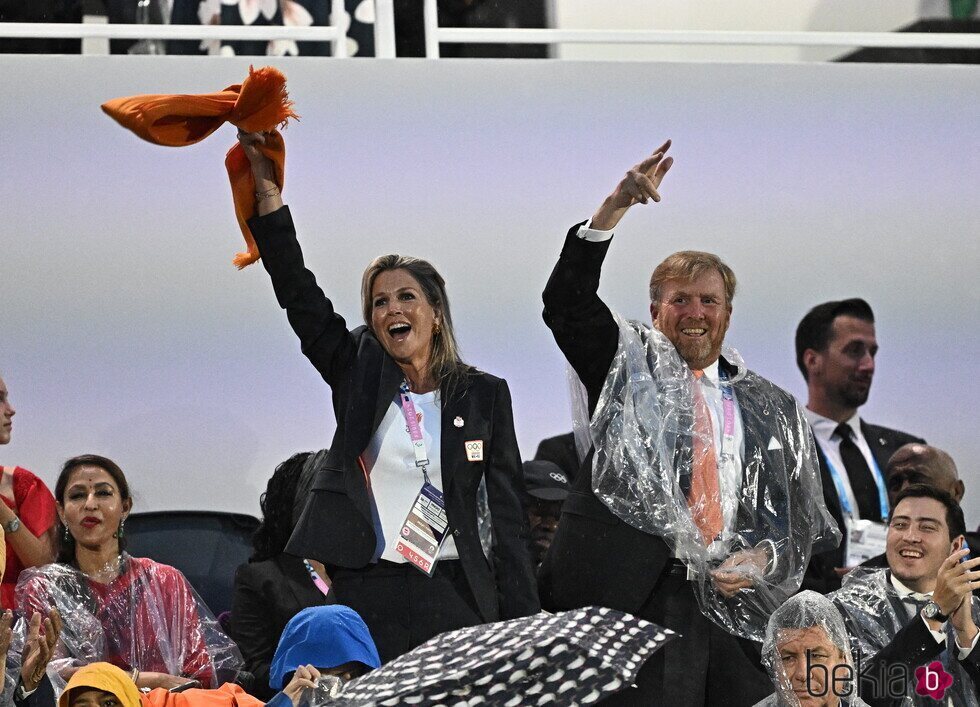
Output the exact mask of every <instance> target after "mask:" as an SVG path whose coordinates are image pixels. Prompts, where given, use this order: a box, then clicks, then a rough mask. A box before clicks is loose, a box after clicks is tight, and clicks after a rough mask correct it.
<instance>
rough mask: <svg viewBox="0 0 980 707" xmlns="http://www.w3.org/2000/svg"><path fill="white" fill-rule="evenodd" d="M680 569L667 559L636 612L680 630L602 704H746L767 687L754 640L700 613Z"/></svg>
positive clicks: (708, 706)
mask: <svg viewBox="0 0 980 707" xmlns="http://www.w3.org/2000/svg"><path fill="white" fill-rule="evenodd" d="M685 574H686V572H685V569H684V566H683V565H681V564H680V563H676V562H674V563H671V564H669V565H668V566H667V568H666V569H664V573H663V574H662V575H661V577H660V579H659V580H658V581H657V585H656V586H655V587H654V589H653V591H652V592H651V593H650V597H649V598H648V599H647V601H646V603H645V604H644V605H643V607H642V608H641V609H640V610H639V611H638V612H637V615H638V616H639V617H640V618H643V619H646V620H647V621H652V622H654V623H656V624H659V625H661V626H665V627H666V628H669V629H672V630H673V631H676V632H677V633H678V634H680V635H679V636H678V637H677V638H675V639H674V640H673V641H671V642H670V643H668V644H667V645H665V646H664V647H663V648H661V649H660V650H659V651H657V652H656V653H654V654H653V656H651V657H650V659H649V660H647V662H646V663H644V665H643V667H642V668H641V669H640V672H639V675H638V676H637V680H636V686H635V687H631V688H627V689H625V690H623V691H622V692H619V693H617V694H615V695H613V696H612V697H609V698H607V699H606V700H603V701H602V704H603V705H604V706H605V705H636V706H637V707H641V706H642V707H650V705H671V706H672V707H673V706H677V707H687V706H688V705H691V706H692V707H700V706H701V705H704V706H705V707H717V706H718V705H724V706H725V707H740V706H742V705H745V706H746V707H751V705H754V704H755V703H756V702H759V701H760V700H762V699H763V698H764V697H766V696H767V695H771V694H772V693H773V686H772V682H771V681H770V679H769V676H768V675H767V674H766V673H765V672H763V670H762V666H761V664H760V660H759V657H760V653H759V646H758V644H756V643H754V642H752V641H747V640H744V639H741V638H737V637H735V636H733V635H732V634H730V633H728V631H726V630H724V629H723V628H720V627H718V626H716V625H715V624H714V623H713V622H712V621H711V620H710V619H708V618H706V617H705V616H704V615H703V614H702V613H701V610H700V609H699V608H698V601H697V599H696V598H695V596H694V591H693V589H692V588H691V583H690V582H689V581H688V580H687V579H686V576H685Z"/></svg>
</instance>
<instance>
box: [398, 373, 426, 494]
mask: <svg viewBox="0 0 980 707" xmlns="http://www.w3.org/2000/svg"><path fill="white" fill-rule="evenodd" d="M398 397H399V398H400V399H401V403H402V415H404V416H405V424H407V425H408V436H409V437H410V438H411V440H412V451H414V452H415V466H418V467H422V477H423V478H424V479H425V483H429V472H428V470H427V467H428V466H429V455H428V454H427V453H426V451H425V439H424V438H423V436H422V428H421V427H419V417H418V415H417V414H416V412H415V403H413V402H412V396H411V395H409V392H408V383H406V382H405V381H402V384H401V386H399V388H398Z"/></svg>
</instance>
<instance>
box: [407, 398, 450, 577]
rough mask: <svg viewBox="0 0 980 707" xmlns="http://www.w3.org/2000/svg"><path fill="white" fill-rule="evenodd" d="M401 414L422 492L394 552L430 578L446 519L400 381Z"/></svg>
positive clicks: (412, 407) (421, 437) (412, 409)
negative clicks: (420, 470)
mask: <svg viewBox="0 0 980 707" xmlns="http://www.w3.org/2000/svg"><path fill="white" fill-rule="evenodd" d="M398 397H399V400H400V401H401V408H402V414H403V415H404V416H405V422H406V424H407V425H408V436H409V438H411V440H412V450H413V451H414V453H415V466H417V467H420V468H421V469H422V478H423V482H422V489H421V490H420V491H419V495H418V496H416V497H415V502H414V503H413V504H412V508H411V510H410V511H409V512H408V517H407V518H405V522H404V523H402V528H401V531H400V532H399V537H398V540H397V542H396V544H395V551H396V552H397V553H398V554H399V555H401V556H402V557H404V558H405V559H406V560H408V561H409V562H410V563H411V564H413V565H415V566H416V567H417V568H418V569H420V570H422V571H423V572H425V573H426V574H427V575H429V576H430V577H431V576H432V573H433V572H435V569H436V562H437V561H438V559H437V558H438V557H439V550H440V549H441V548H442V544H443V542H445V540H446V537H447V536H448V535H449V533H448V532H447V531H448V529H449V517H448V516H447V514H446V502H445V499H444V498H443V496H442V491H440V490H439V489H437V488H436V487H435V486H433V485H432V483H431V482H430V481H429V472H428V470H427V467H428V465H429V455H428V453H427V452H426V450H425V437H424V435H423V434H422V428H421V427H420V425H419V418H418V415H417V414H416V412H415V404H414V403H413V402H412V396H411V395H410V394H409V392H408V383H407V382H405V381H402V384H401V386H400V387H399V388H398Z"/></svg>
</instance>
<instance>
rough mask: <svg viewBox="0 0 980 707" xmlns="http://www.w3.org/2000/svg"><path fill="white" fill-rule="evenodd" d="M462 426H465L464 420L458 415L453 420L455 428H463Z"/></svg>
mask: <svg viewBox="0 0 980 707" xmlns="http://www.w3.org/2000/svg"><path fill="white" fill-rule="evenodd" d="M462 426H463V418H461V417H460V416H459V415H457V416H456V417H455V418H454V419H453V427H462Z"/></svg>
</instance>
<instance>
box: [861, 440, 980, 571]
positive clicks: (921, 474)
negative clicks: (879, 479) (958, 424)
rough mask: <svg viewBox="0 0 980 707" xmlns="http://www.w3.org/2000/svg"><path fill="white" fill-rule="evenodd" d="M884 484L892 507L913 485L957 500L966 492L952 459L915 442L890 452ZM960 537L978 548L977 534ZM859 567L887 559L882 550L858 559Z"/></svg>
mask: <svg viewBox="0 0 980 707" xmlns="http://www.w3.org/2000/svg"><path fill="white" fill-rule="evenodd" d="M885 483H886V484H887V485H888V503H889V504H890V505H891V507H892V508H894V507H895V503H896V502H897V500H898V495H899V494H900V493H901V492H902V491H904V490H905V489H907V488H908V487H909V486H912V485H913V484H924V485H926V486H931V487H932V488H934V489H938V490H940V491H942V492H944V493H948V494H949V495H950V496H951V497H952V499H953V500H954V501H956V502H957V503H962V502H963V494H964V492H965V491H966V487H965V486H964V485H963V481H962V480H961V479H960V476H959V472H958V471H957V470H956V462H954V461H953V458H952V457H951V456H949V454H947V453H946V452H944V451H943V450H942V449H939V448H938V447H933V446H930V445H928V444H919V443H918V442H912V443H911V444H906V445H903V446H901V447H899V448H898V451H897V452H895V453H894V454H892V456H891V459H889V460H888V466H886V467H885ZM963 537H964V538H965V540H966V542H967V545H968V546H969V547H970V548H974V552H976V551H977V550H980V534H978V533H976V532H973V531H969V530H968V531H966V532H964V533H963ZM861 566H862V567H887V566H888V558H887V556H886V555H885V553H884V552H882V553H881V554H880V555H878V556H876V557H872V558H871V559H869V560H866V561H865V562H862V563H861Z"/></svg>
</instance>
